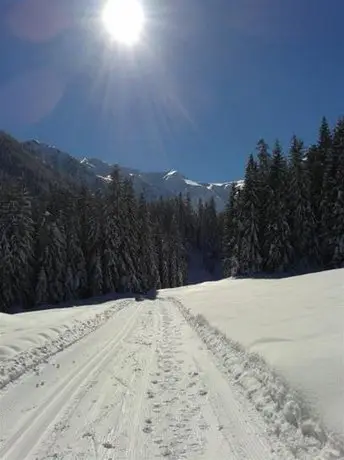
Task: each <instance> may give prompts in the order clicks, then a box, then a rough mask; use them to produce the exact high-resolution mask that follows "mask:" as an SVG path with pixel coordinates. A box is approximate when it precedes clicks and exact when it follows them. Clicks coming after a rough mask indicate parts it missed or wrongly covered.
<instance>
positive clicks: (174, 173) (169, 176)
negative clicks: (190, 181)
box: [164, 169, 181, 180]
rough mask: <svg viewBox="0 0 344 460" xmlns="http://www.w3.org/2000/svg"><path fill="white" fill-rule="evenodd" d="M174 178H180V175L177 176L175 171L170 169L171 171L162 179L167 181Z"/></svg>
mask: <svg viewBox="0 0 344 460" xmlns="http://www.w3.org/2000/svg"><path fill="white" fill-rule="evenodd" d="M176 176H181V174H179V173H178V171H176V170H175V169H171V171H169V172H168V173H167V174H165V175H164V179H165V180H169V179H172V178H175V177H176Z"/></svg>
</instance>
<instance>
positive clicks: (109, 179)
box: [97, 174, 112, 182]
mask: <svg viewBox="0 0 344 460" xmlns="http://www.w3.org/2000/svg"><path fill="white" fill-rule="evenodd" d="M97 177H99V179H102V180H103V181H104V182H112V179H111V176H100V175H99V174H97Z"/></svg>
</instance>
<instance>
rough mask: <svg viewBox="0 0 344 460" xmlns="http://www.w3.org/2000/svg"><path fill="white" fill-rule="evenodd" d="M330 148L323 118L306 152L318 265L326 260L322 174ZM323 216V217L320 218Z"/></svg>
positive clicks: (324, 201)
mask: <svg viewBox="0 0 344 460" xmlns="http://www.w3.org/2000/svg"><path fill="white" fill-rule="evenodd" d="M331 147H332V135H331V130H330V128H329V125H328V122H327V120H326V118H325V117H324V118H323V119H322V122H321V126H320V129H319V137H318V142H317V144H315V145H313V146H311V147H310V148H309V150H308V152H307V168H308V171H309V177H310V197H311V205H312V210H313V214H314V217H315V221H316V233H317V235H318V237H319V245H320V251H321V259H322V260H321V261H320V264H321V265H323V264H324V263H326V260H328V248H327V237H326V235H325V233H326V230H325V228H324V227H323V223H324V222H325V220H326V213H327V211H326V199H324V198H325V197H324V193H323V190H324V189H323V187H324V172H325V164H326V163H327V162H328V156H329V155H330V151H331ZM322 214H324V217H322Z"/></svg>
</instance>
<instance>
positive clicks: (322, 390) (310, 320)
mask: <svg viewBox="0 0 344 460" xmlns="http://www.w3.org/2000/svg"><path fill="white" fill-rule="evenodd" d="M161 295H162V296H164V295H166V296H174V297H175V298H177V299H178V300H180V301H181V302H182V304H183V305H184V306H186V307H187V308H190V310H191V311H192V313H193V314H194V315H197V314H202V315H204V316H205V318H207V320H208V321H209V322H210V324H211V325H212V326H214V327H217V328H218V329H219V330H220V331H221V332H223V333H224V334H225V335H226V336H227V337H229V338H231V339H233V340H234V341H236V342H239V343H240V344H242V345H243V346H244V347H245V349H246V350H247V351H249V352H252V353H258V354H259V355H261V356H262V357H263V358H264V360H265V361H266V362H267V363H268V364H269V365H270V366H271V367H273V368H274V369H275V370H276V371H277V372H278V373H279V374H280V375H281V376H282V377H283V378H285V379H286V381H288V382H289V383H290V384H291V386H292V387H293V388H294V389H295V390H297V391H298V393H299V394H300V395H301V396H302V398H303V400H304V401H305V402H306V403H307V404H308V405H309V406H310V407H312V409H313V413H314V414H318V415H319V417H320V418H321V420H322V421H323V422H324V423H325V425H326V426H327V427H329V429H330V430H331V431H333V432H335V433H336V434H339V435H344V416H343V408H344V352H343V345H344V270H343V269H341V270H334V271H328V272H323V273H317V274H311V275H304V276H299V277H293V278H286V279H282V280H269V279H264V280H222V281H219V282H213V283H204V284H202V285H198V286H190V287H185V288H178V289H174V290H173V291H165V293H164V291H163V292H162V293H161Z"/></svg>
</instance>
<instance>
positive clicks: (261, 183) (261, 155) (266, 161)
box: [256, 139, 271, 270]
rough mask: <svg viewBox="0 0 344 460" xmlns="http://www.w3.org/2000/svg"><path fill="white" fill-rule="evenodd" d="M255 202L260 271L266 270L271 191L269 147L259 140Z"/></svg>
mask: <svg viewBox="0 0 344 460" xmlns="http://www.w3.org/2000/svg"><path fill="white" fill-rule="evenodd" d="M256 150H257V163H258V165H257V166H258V171H257V201H258V212H259V225H258V241H259V248H260V253H261V256H262V269H263V270H265V269H266V262H267V260H268V254H269V245H268V240H267V237H266V236H267V230H268V223H269V216H268V207H267V203H269V201H270V194H271V189H270V187H269V176H270V168H271V155H270V153H269V146H268V145H267V143H266V142H265V141H264V139H260V140H259V141H258V144H257V147H256Z"/></svg>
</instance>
